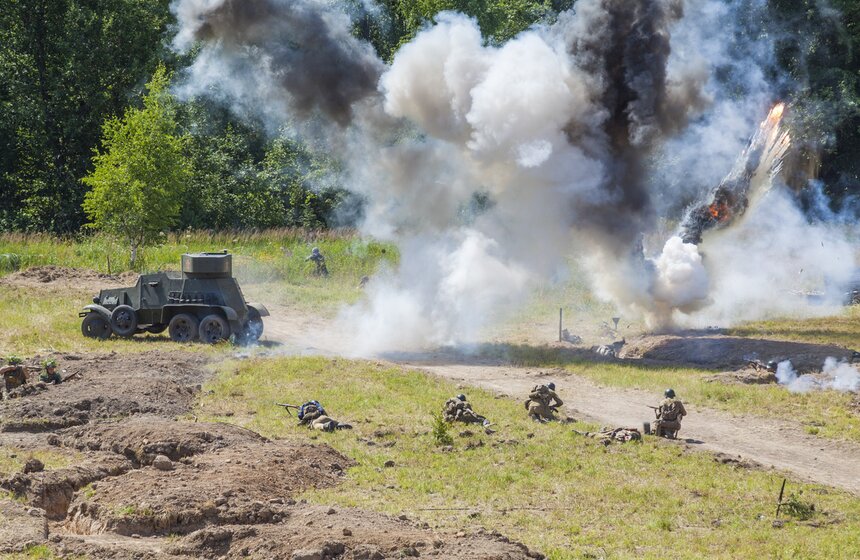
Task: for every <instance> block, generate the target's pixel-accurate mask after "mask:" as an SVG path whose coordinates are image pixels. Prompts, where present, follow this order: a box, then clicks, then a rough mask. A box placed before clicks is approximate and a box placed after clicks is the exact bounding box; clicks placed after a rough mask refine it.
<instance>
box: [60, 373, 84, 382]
mask: <svg viewBox="0 0 860 560" xmlns="http://www.w3.org/2000/svg"><path fill="white" fill-rule="evenodd" d="M63 373H66V370H63ZM80 374H81V370H78V371H76V372H74V373H70V374H69V375H67V376H65V377H64V378H63V383H65V382H66V381H68V380H69V379H74V378H75V377H77V376H79V375H80Z"/></svg>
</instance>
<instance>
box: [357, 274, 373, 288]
mask: <svg viewBox="0 0 860 560" xmlns="http://www.w3.org/2000/svg"><path fill="white" fill-rule="evenodd" d="M368 282H370V276H362V277H361V280H359V281H358V289H359V290H363V289H364V287H365V286H367V283H368Z"/></svg>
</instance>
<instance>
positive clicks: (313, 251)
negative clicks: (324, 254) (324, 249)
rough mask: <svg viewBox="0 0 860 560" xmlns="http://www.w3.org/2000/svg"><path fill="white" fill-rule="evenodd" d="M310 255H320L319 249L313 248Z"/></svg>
mask: <svg viewBox="0 0 860 560" xmlns="http://www.w3.org/2000/svg"><path fill="white" fill-rule="evenodd" d="M311 254H313V255H319V254H320V249H319V247H314V248H313V250H312V251H311Z"/></svg>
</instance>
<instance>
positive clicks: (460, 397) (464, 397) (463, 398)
mask: <svg viewBox="0 0 860 560" xmlns="http://www.w3.org/2000/svg"><path fill="white" fill-rule="evenodd" d="M457 399H458V400H461V401H463V402H466V395H457Z"/></svg>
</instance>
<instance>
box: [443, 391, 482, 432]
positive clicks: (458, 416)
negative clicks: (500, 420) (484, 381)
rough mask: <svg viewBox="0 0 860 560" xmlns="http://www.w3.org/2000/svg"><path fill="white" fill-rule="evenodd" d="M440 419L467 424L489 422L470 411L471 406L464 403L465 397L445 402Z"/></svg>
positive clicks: (459, 396)
mask: <svg viewBox="0 0 860 560" xmlns="http://www.w3.org/2000/svg"><path fill="white" fill-rule="evenodd" d="M442 417H443V418H444V419H445V421H447V422H465V423H467V424H472V423H474V424H484V425H488V424H489V423H490V422H489V421H488V420H487V419H486V418H484V417H483V416H480V415H478V414H476V413H475V411H474V410H472V405H471V404H469V403H468V402H466V396H465V395H457V396H456V397H453V398H450V399H448V400H447V401H445V407H444V408H443V409H442Z"/></svg>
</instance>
